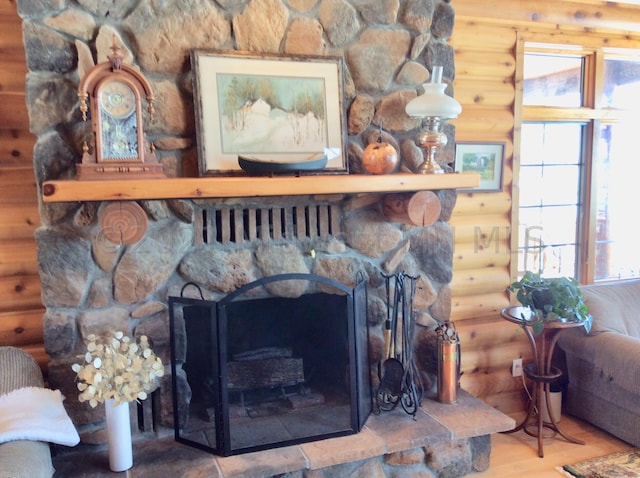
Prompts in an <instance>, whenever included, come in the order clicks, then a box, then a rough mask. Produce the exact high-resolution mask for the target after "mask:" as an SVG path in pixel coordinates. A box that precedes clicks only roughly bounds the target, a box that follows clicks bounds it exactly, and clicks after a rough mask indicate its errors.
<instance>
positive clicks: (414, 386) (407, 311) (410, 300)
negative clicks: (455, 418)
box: [400, 273, 423, 419]
mask: <svg viewBox="0 0 640 478" xmlns="http://www.w3.org/2000/svg"><path fill="white" fill-rule="evenodd" d="M417 279H418V278H417V277H412V276H409V275H406V274H404V273H403V278H402V289H403V313H402V325H403V335H402V340H403V346H402V350H403V364H404V376H403V380H402V385H403V389H402V397H401V399H400V401H401V404H402V408H403V410H404V411H405V412H406V413H408V414H409V415H412V416H413V417H414V419H415V416H416V413H417V412H418V407H419V406H420V404H421V402H422V394H423V391H422V381H421V380H420V375H419V374H418V373H417V367H416V365H415V361H414V360H413V339H414V336H415V310H414V298H415V291H416V281H417ZM405 280H408V282H409V284H410V286H409V290H408V291H407V286H406V283H405ZM416 381H417V383H416Z"/></svg>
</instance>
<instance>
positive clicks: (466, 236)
mask: <svg viewBox="0 0 640 478" xmlns="http://www.w3.org/2000/svg"><path fill="white" fill-rule="evenodd" d="M452 4H453V6H454V8H455V10H456V27H455V30H454V36H453V38H452V41H451V43H452V45H453V46H454V47H455V50H456V57H455V61H456V80H455V90H454V91H455V96H456V98H457V99H458V100H459V101H460V102H461V103H462V106H463V113H462V115H461V116H460V118H458V119H457V120H456V121H455V125H456V139H457V141H499V142H505V143H506V165H505V178H504V191H503V192H502V193H474V194H468V193H460V194H459V197H458V204H457V206H456V209H455V211H454V217H453V219H452V222H451V224H452V225H453V226H454V227H455V240H456V245H455V257H454V271H455V272H454V280H453V283H452V287H453V301H452V310H453V314H452V319H453V320H454V321H455V322H456V325H457V326H458V329H459V331H460V334H461V339H462V347H463V354H462V361H463V363H462V366H463V372H464V375H463V380H462V384H463V386H464V387H465V388H466V389H467V390H469V391H470V392H471V393H473V394H474V395H476V396H479V397H481V398H483V399H484V400H486V401H487V402H488V403H490V404H492V405H494V406H496V407H498V408H499V409H501V410H502V411H504V412H506V413H510V412H513V411H518V410H520V409H522V406H523V396H522V386H521V382H520V380H519V379H513V378H512V377H511V374H510V366H511V361H512V359H513V358H516V357H523V358H525V360H527V359H528V358H529V347H528V344H527V342H526V341H525V339H524V337H523V336H522V334H521V333H519V330H518V329H517V328H516V327H514V326H513V325H511V324H509V323H507V322H505V321H503V320H502V319H500V317H499V310H500V309H501V308H502V307H504V306H506V305H509V299H508V297H507V295H506V294H505V292H504V290H505V288H506V287H507V286H508V284H509V283H510V281H511V276H512V271H511V254H512V250H514V249H515V247H513V246H512V237H511V235H510V230H511V209H512V196H511V191H512V177H513V173H512V171H513V167H512V165H513V153H514V144H515V146H516V148H515V150H516V151H517V134H515V133H516V132H517V130H515V129H514V124H516V119H517V114H518V111H517V108H516V107H515V104H514V98H515V96H516V95H515V92H516V81H515V78H516V77H515V71H516V58H515V52H516V35H517V32H518V31H541V32H547V33H550V34H555V35H560V36H561V35H562V34H563V32H572V33H576V34H581V33H583V34H585V35H602V36H603V38H614V37H615V38H616V39H617V40H618V41H620V42H624V41H626V40H629V42H630V43H636V42H637V39H638V33H637V31H638V29H639V28H640V7H638V6H623V5H622V4H615V3H605V2H603V1H599V0H583V1H573V2H569V1H559V0H539V1H538V2H535V3H533V2H527V1H514V0H492V1H490V2H478V1H477V0H453V2H452ZM0 26H1V27H2V34H1V36H0V114H1V115H2V116H1V117H2V121H1V122H0V138H1V141H0V145H1V147H0V151H1V152H2V153H1V155H0V291H2V304H0V345H17V346H20V347H23V348H25V349H27V350H28V351H29V352H31V353H32V354H33V355H34V356H35V357H36V358H37V359H38V361H39V363H41V365H43V366H44V365H45V364H46V363H47V360H48V359H47V357H46V354H45V353H44V347H43V345H42V315H43V312H44V309H43V307H42V305H41V302H40V284H39V281H38V275H37V262H36V253H35V242H34V239H33V234H34V231H35V229H36V228H37V227H38V221H39V219H38V211H37V199H36V188H35V181H34V177H33V165H32V148H33V144H34V138H33V137H32V136H31V134H30V133H29V122H28V117H27V111H26V106H25V101H24V100H25V74H26V71H27V69H26V66H25V59H24V50H23V45H22V31H21V28H20V20H19V17H18V15H17V13H16V6H15V2H14V1H13V0H0ZM634 38H635V40H633V39H634ZM625 39H626V40H625Z"/></svg>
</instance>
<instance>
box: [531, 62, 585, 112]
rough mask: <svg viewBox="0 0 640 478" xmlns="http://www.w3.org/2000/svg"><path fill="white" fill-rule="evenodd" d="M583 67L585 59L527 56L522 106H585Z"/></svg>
mask: <svg viewBox="0 0 640 478" xmlns="http://www.w3.org/2000/svg"><path fill="white" fill-rule="evenodd" d="M582 65H583V59H582V57H576V56H568V55H567V56H563V55H549V54H541V53H525V55H524V89H523V103H524V104H525V105H538V106H559V107H567V108H569V107H573V108H575V107H580V106H582V85H583V81H582V79H583V78H582V76H583V75H582V71H583V66H582Z"/></svg>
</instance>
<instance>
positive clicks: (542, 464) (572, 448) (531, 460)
mask: <svg viewBox="0 0 640 478" xmlns="http://www.w3.org/2000/svg"><path fill="white" fill-rule="evenodd" d="M514 418H515V419H516V423H519V422H520V421H519V419H522V417H515V416H514ZM560 428H561V429H562V430H563V431H564V432H565V433H566V434H568V435H569V436H572V437H574V438H579V439H581V440H584V441H585V442H586V444H585V445H576V444H573V443H569V442H567V441H565V440H564V439H563V438H562V437H560V436H559V435H557V436H556V437H553V438H546V439H545V440H544V441H543V447H544V448H543V450H544V458H539V457H538V448H537V447H538V442H537V438H534V437H531V436H529V435H527V434H526V433H525V432H523V431H522V430H521V431H518V432H516V433H510V434H502V433H498V434H495V435H492V436H491V446H492V450H491V465H490V467H489V469H488V470H487V471H485V472H482V473H474V474H472V475H468V476H469V478H472V477H473V478H483V477H491V478H507V477H508V478H514V477H520V476H535V477H536V478H561V477H562V475H561V474H560V473H558V472H557V471H556V470H555V468H556V467H557V466H562V465H566V464H571V463H576V462H578V461H582V460H587V459H589V458H596V457H599V456H603V455H608V454H609V453H614V452H616V451H622V450H628V449H629V448H633V447H632V446H631V445H629V444H628V443H626V442H623V441H621V440H618V439H617V438H615V437H613V436H612V435H609V434H608V433H606V432H604V431H602V430H600V429H599V428H596V427H594V426H592V425H589V424H588V423H586V422H583V421H581V420H578V419H577V418H573V417H569V416H566V415H563V416H562V420H561V421H560Z"/></svg>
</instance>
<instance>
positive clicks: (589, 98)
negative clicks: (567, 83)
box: [510, 32, 640, 284]
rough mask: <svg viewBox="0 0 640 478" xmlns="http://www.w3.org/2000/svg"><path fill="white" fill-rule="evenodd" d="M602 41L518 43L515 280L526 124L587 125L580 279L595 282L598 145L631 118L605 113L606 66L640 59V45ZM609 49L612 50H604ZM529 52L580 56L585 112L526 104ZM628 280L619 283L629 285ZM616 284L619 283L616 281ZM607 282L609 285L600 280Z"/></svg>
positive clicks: (539, 37) (527, 35)
mask: <svg viewBox="0 0 640 478" xmlns="http://www.w3.org/2000/svg"><path fill="white" fill-rule="evenodd" d="M609 40H610V39H605V38H604V37H599V36H595V35H594V36H590V35H562V36H559V35H556V34H540V33H535V32H518V33H517V41H516V51H515V53H516V68H515V86H516V88H515V98H514V138H513V144H514V153H513V183H512V213H511V221H512V222H511V223H512V224H513V225H514V227H512V232H513V234H512V235H511V250H512V254H513V257H512V260H511V271H510V272H511V278H512V280H516V279H517V276H518V263H519V261H518V257H517V255H518V254H520V237H519V235H520V231H519V230H520V228H519V227H518V225H519V224H520V217H519V216H520V214H519V212H520V201H519V191H520V184H519V181H520V160H521V154H520V148H521V130H522V125H523V124H524V123H529V122H532V123H533V122H540V123H552V122H581V123H584V124H585V125H586V126H585V130H584V131H585V133H584V134H585V136H584V137H583V149H584V150H583V173H582V175H581V176H582V178H581V183H580V185H579V188H580V191H581V197H580V199H579V200H580V203H581V205H582V206H581V207H579V217H578V227H577V237H576V247H577V253H576V261H577V265H576V277H577V278H578V280H579V281H580V282H581V283H583V284H592V283H594V282H595V265H596V264H595V250H596V240H595V239H596V225H597V221H596V219H597V218H596V216H597V207H596V206H597V198H596V196H595V193H594V192H595V191H597V187H596V186H597V184H596V180H597V178H596V177H595V174H594V173H593V171H594V164H595V160H594V158H598V157H599V155H598V144H599V140H600V132H601V129H602V125H603V124H608V123H616V122H618V121H620V120H622V119H623V118H624V117H625V116H626V115H627V113H625V112H624V111H623V110H617V109H614V108H603V107H602V98H603V91H604V62H605V57H606V58H607V59H609V58H613V57H620V58H634V59H638V60H640V43H638V42H631V43H632V45H622V44H621V43H620V42H616V41H614V42H610V41H609ZM603 44H607V46H603ZM525 53H545V54H546V53H549V54H562V55H565V56H574V55H575V56H580V57H582V58H583V59H584V64H583V76H584V78H583V101H582V106H580V107H554V106H533V105H524V104H523V99H524V91H523V89H524V57H525ZM627 279H631V278H624V279H619V280H627ZM614 280H615V279H614ZM598 282H605V280H602V281H598Z"/></svg>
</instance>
